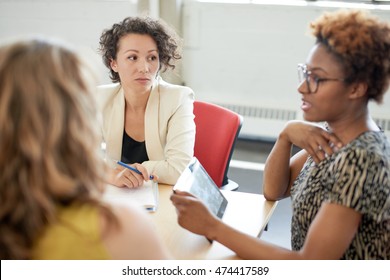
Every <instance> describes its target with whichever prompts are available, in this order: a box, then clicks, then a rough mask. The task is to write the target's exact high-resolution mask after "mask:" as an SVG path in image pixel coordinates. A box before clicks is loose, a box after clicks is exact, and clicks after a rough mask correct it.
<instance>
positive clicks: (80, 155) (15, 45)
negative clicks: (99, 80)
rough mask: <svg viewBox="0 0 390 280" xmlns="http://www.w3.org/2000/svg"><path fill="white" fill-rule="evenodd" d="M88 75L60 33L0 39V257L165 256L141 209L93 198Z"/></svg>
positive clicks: (94, 142)
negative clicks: (51, 36) (50, 36)
mask: <svg viewBox="0 0 390 280" xmlns="http://www.w3.org/2000/svg"><path fill="white" fill-rule="evenodd" d="M95 81H96V80H95V79H94V75H93V72H92V71H91V65H89V66H88V64H87V63H86V62H85V61H83V60H81V58H80V56H79V55H77V53H76V51H75V50H73V48H71V47H69V46H67V45H65V44H64V43H62V42H59V41H58V40H52V39H47V38H41V37H34V38H26V39H18V40H14V41H11V42H8V43H3V44H2V45H1V46H0V131H1V133H0V150H1V153H0V258H1V259H160V258H166V257H167V253H166V251H165V249H164V248H163V247H162V245H161V242H160V240H159V239H158V237H157V234H156V232H155V229H154V227H153V226H152V225H151V222H150V221H149V220H148V219H149V217H148V216H147V214H146V213H144V210H143V209H138V208H137V207H135V206H131V205H129V206H119V205H111V204H108V203H104V202H103V201H102V200H101V196H102V191H103V190H104V186H105V178H103V174H105V164H104V162H103V161H102V159H101V156H100V137H99V130H98V127H99V126H98V125H97V121H96V120H97V116H98V114H97V109H96V106H95V102H94V99H93V95H92V92H93V91H95V89H96V83H95ZM135 225H136V226H135Z"/></svg>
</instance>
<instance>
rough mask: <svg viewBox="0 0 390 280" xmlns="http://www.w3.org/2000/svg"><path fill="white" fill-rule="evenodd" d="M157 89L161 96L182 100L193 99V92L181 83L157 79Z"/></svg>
mask: <svg viewBox="0 0 390 280" xmlns="http://www.w3.org/2000/svg"><path fill="white" fill-rule="evenodd" d="M158 91H159V94H160V96H161V98H164V99H172V100H175V99H176V100H182V99H194V92H193V90H192V89H191V88H189V87H186V86H181V85H175V84H171V83H168V82H165V81H164V80H163V79H161V78H159V80H158Z"/></svg>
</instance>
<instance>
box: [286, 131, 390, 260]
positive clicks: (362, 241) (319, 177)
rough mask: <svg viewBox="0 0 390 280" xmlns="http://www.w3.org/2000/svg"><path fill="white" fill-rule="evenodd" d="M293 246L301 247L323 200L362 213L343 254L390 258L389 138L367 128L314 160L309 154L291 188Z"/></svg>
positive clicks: (361, 257) (362, 257)
mask: <svg viewBox="0 0 390 280" xmlns="http://www.w3.org/2000/svg"><path fill="white" fill-rule="evenodd" d="M291 198H292V207H293V217H292V222H291V246H292V249H293V250H300V249H301V248H302V246H303V244H304V241H305V238H306V235H307V232H308V230H309V227H310V224H311V223H312V222H313V220H314V219H315V216H316V214H317V212H318V210H319V209H320V207H321V204H322V203H323V202H330V203H336V204H340V205H343V206H346V207H350V208H352V209H354V210H355V211H357V212H359V213H361V214H362V220H361V223H360V225H359V228H358V231H357V233H356V236H355V237H354V239H353V240H352V243H351V244H350V246H349V248H348V249H347V251H346V252H345V253H344V255H343V256H342V259H390V143H389V141H388V140H387V138H386V136H385V135H384V133H383V132H365V133H363V134H361V135H360V136H359V137H358V138H356V139H355V140H353V141H352V142H350V143H349V144H347V145H346V146H344V147H343V148H341V149H340V150H339V151H337V152H335V153H334V154H333V155H331V156H329V157H327V158H326V159H324V160H323V161H322V162H320V163H319V164H318V165H316V164H315V163H314V161H313V159H312V158H311V157H309V158H308V160H307V161H306V163H305V165H304V167H303V168H302V170H301V172H300V174H299V176H298V177H297V179H296V181H295V182H294V184H293V186H292V188H291Z"/></svg>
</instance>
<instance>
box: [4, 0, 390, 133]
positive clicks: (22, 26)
mask: <svg viewBox="0 0 390 280" xmlns="http://www.w3.org/2000/svg"><path fill="white" fill-rule="evenodd" d="M181 4H183V7H182V8H181V7H178V5H181ZM150 6H154V7H155V6H159V7H160V14H161V16H162V17H164V19H165V20H166V21H167V22H169V23H171V24H174V25H175V24H179V23H180V21H179V19H180V15H175V13H180V12H182V15H181V18H182V26H181V28H180V26H178V27H177V30H178V31H179V32H180V33H182V34H183V37H184V42H185V49H184V57H183V63H182V64H181V67H179V69H181V71H182V77H181V79H176V80H177V81H178V82H181V80H182V81H183V82H184V83H185V84H186V85H188V86H190V87H192V88H193V89H194V91H195V93H196V98H197V99H200V100H208V101H212V102H216V103H220V104H225V105H226V106H228V107H231V108H232V109H235V110H237V111H238V112H239V113H241V114H243V115H244V117H245V121H244V125H243V129H242V135H246V136H248V137H262V138H268V137H270V138H274V137H275V136H276V135H277V134H278V132H279V131H280V129H281V128H282V127H283V125H284V124H285V122H286V120H287V119H290V118H299V117H300V115H301V113H300V110H299V95H298V94H297V91H296V85H297V74H296V65H297V63H299V62H302V61H305V58H306V55H307V52H308V50H309V49H310V47H311V46H312V43H313V39H312V38H311V37H310V36H308V35H306V34H305V33H306V32H307V25H308V22H309V21H310V20H313V19H315V18H316V17H317V16H318V15H319V14H321V13H322V12H323V11H324V10H325V9H324V8H321V7H317V6H315V3H314V4H311V5H310V6H301V7H290V6H278V5H255V4H210V3H199V2H195V1H190V0H187V1H184V0H78V1H77V0H0V41H1V40H3V39H5V38H8V37H11V36H19V35H24V34H30V33H41V34H46V35H49V36H56V37H60V38H63V39H66V40H69V41H71V42H73V43H74V44H76V45H81V46H83V47H85V48H87V49H88V50H89V51H90V53H91V54H93V55H95V56H96V61H98V64H97V67H98V68H99V71H100V73H101V82H102V83H106V82H107V83H108V82H110V80H109V78H108V70H107V69H106V68H105V67H104V66H103V64H102V63H101V58H100V56H99V55H98V54H97V48H98V42H99V37H100V34H101V32H102V31H103V29H105V28H108V27H110V26H111V25H112V24H113V23H115V22H118V21H120V20H122V19H123V18H124V17H126V16H131V15H136V14H139V13H140V12H143V11H142V10H143V9H147V8H150ZM151 10H152V9H151ZM374 13H376V14H378V15H379V16H380V17H383V18H385V19H387V20H390V12H389V11H374ZM172 80H175V78H172ZM372 114H373V115H374V117H376V118H379V119H381V120H382V121H383V123H384V126H385V128H387V130H388V131H389V133H388V134H390V94H386V98H385V104H384V105H383V106H380V107H378V106H372ZM382 126H383V125H382ZM389 136H390V135H389Z"/></svg>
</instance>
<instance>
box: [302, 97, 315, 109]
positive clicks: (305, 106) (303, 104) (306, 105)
mask: <svg viewBox="0 0 390 280" xmlns="http://www.w3.org/2000/svg"><path fill="white" fill-rule="evenodd" d="M311 107H312V105H311V103H309V102H307V101H306V100H304V99H302V105H301V109H302V110H303V111H307V110H309V109H310V108H311Z"/></svg>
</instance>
